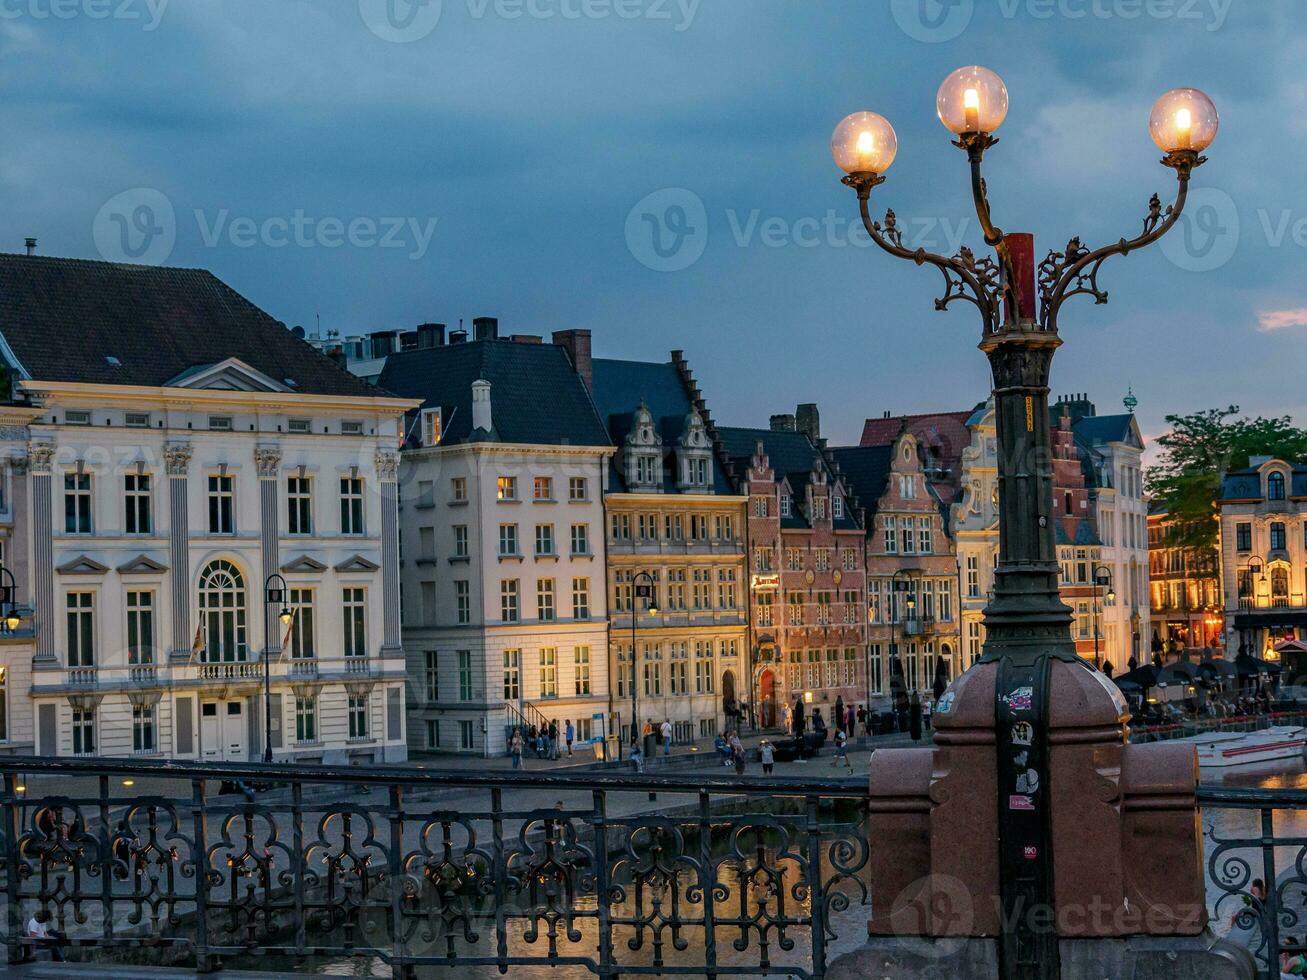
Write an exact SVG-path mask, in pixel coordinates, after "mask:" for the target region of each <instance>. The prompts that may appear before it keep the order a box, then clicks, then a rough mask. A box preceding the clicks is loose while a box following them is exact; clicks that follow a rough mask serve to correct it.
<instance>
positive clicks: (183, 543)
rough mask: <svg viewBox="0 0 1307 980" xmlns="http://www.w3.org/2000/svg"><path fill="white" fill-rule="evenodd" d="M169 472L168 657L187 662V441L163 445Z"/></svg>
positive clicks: (188, 630)
mask: <svg viewBox="0 0 1307 980" xmlns="http://www.w3.org/2000/svg"><path fill="white" fill-rule="evenodd" d="M163 461H164V466H165V467H166V469H167V472H168V566H169V569H168V580H169V583H170V584H171V587H172V649H171V652H170V654H169V659H171V660H172V661H173V662H182V663H184V662H186V661H189V660H190V657H191V643H192V639H193V637H192V635H191V595H190V591H191V590H190V584H191V559H190V546H189V542H188V539H189V536H190V507H189V505H188V501H187V487H188V484H187V473H188V471H189V470H190V465H191V446H190V444H189V443H168V444H167V445H165V446H164V447H163Z"/></svg>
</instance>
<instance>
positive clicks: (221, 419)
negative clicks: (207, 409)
mask: <svg viewBox="0 0 1307 980" xmlns="http://www.w3.org/2000/svg"><path fill="white" fill-rule="evenodd" d="M209 428H210V429H212V430H213V431H214V432H230V431H231V416H230V415H210V416H209Z"/></svg>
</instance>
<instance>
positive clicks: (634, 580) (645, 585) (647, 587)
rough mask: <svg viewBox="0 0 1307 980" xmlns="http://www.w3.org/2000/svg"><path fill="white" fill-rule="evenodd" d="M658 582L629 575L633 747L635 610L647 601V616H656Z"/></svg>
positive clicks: (634, 735) (634, 731) (636, 721)
mask: <svg viewBox="0 0 1307 980" xmlns="http://www.w3.org/2000/svg"><path fill="white" fill-rule="evenodd" d="M657 588H658V582H657V579H655V578H654V577H653V576H652V575H650V574H649V573H648V572H645V571H639V572H633V573H632V575H631V744H632V745H635V744H636V743H637V742H638V741H639V739H640V711H639V696H640V677H639V674H640V672H639V671H638V670H637V669H636V664H637V663H638V662H639V661H638V660H637V659H636V655H635V630H636V627H637V626H638V625H639V622H640V612H639V609H638V608H637V607H638V606H639V602H640V600H641V599H647V600H648V606H647V607H646V608H648V610H649V615H651V616H657V615H658V598H657V594H656V593H657Z"/></svg>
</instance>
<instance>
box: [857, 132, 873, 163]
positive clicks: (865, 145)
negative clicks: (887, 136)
mask: <svg viewBox="0 0 1307 980" xmlns="http://www.w3.org/2000/svg"><path fill="white" fill-rule="evenodd" d="M875 152H876V134H875V133H869V132H866V131H863V132H862V133H860V134H859V135H858V156H860V157H869V156H872V155H873V154H874V153H875Z"/></svg>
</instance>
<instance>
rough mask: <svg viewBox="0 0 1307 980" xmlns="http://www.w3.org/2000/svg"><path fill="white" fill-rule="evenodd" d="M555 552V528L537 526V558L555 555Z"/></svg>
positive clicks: (546, 525)
mask: <svg viewBox="0 0 1307 980" xmlns="http://www.w3.org/2000/svg"><path fill="white" fill-rule="evenodd" d="M555 553H556V552H555V551H554V526H553V525H552V524H537V525H536V556H537V557H544V556H548V555H553V554H555Z"/></svg>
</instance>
